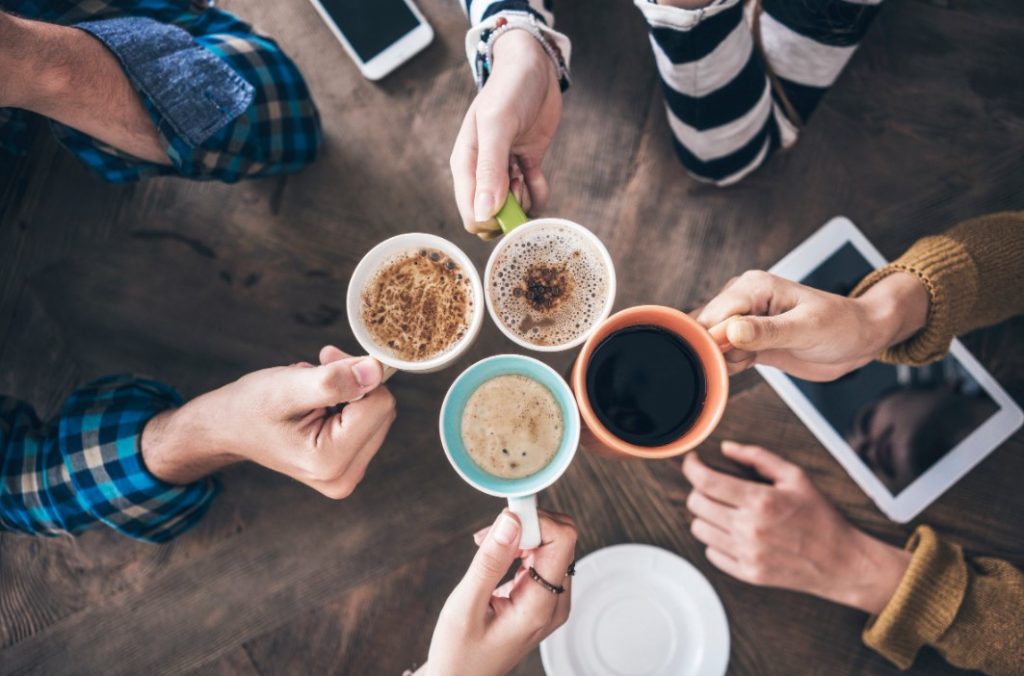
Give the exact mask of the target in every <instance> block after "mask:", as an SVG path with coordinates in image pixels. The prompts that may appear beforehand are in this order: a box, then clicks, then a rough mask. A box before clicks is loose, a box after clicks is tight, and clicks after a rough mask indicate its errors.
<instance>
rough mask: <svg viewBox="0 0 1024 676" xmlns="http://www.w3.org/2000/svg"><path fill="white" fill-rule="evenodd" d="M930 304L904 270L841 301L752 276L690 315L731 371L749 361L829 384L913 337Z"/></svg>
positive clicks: (734, 281) (746, 275)
mask: <svg viewBox="0 0 1024 676" xmlns="http://www.w3.org/2000/svg"><path fill="white" fill-rule="evenodd" d="M929 303H930V298H929V295H928V289H927V288H926V287H925V286H924V284H922V283H921V281H920V280H918V279H917V277H915V276H914V275H911V274H909V273H906V272H899V273H896V274H892V275H889V276H888V277H886V278H884V279H883V280H881V281H880V282H878V283H877V284H875V285H874V286H872V287H871V288H870V289H868V291H867V292H866V293H864V295H862V296H860V297H859V298H847V297H846V296H839V295H836V294H834V293H827V292H825V291H819V290H818V289H814V288H812V287H809V286H804V285H803V284H798V283H796V282H792V281H789V280H787V279H783V278H782V277H778V276H776V275H773V274H771V273H768V272H762V271H760V270H751V271H748V272H745V273H743V274H742V275H741V276H739V277H735V278H733V279H732V280H731V281H729V283H728V284H726V285H725V287H724V288H723V289H722V290H721V291H720V292H719V293H718V295H717V296H716V297H715V298H713V299H712V300H711V301H710V302H709V303H708V304H707V305H705V306H704V307H703V308H701V309H699V310H697V311H695V312H694V313H693V314H694V318H695V319H696V320H697V322H698V323H700V324H702V325H703V326H704V327H705V328H707V329H708V330H709V331H711V335H712V336H714V338H715V340H717V341H718V343H719V345H722V350H723V352H725V360H726V364H727V366H728V367H729V372H730V373H738V372H740V371H743V370H745V369H747V368H750V367H751V366H753V365H754V363H755V362H756V363H758V364H765V365H767V366H775V367H777V368H780V369H782V370H783V371H786V372H787V373H790V374H792V375H794V376H796V377H798V378H803V379H805V380H834V379H836V378H838V377H840V376H842V375H844V374H846V373H849V372H850V371H852V370H854V369H856V368H859V367H860V366H863V365H864V364H866V363H868V362H869V361H871V360H873V359H875V358H877V357H878V355H879V354H881V352H882V351H883V350H884V349H885V348H887V347H889V346H891V345H896V344H898V343H900V342H902V341H904V340H906V339H907V338H909V337H911V336H912V335H914V334H915V333H917V331H919V330H920V329H921V328H922V327H923V326H924V324H925V322H926V320H927V318H928V306H929Z"/></svg>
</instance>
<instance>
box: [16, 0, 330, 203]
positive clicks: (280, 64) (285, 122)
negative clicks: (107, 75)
mask: <svg viewBox="0 0 1024 676" xmlns="http://www.w3.org/2000/svg"><path fill="white" fill-rule="evenodd" d="M0 10H4V11H8V12H11V13H14V14H18V15H21V16H23V17H27V18H31V19H39V20H42V21H48V22H52V23H59V24H64V25H73V26H76V27H77V28H80V29H82V30H84V31H87V32H89V33H90V34H91V35H93V36H94V37H95V38H96V39H98V40H100V41H101V42H103V43H104V44H105V45H106V46H107V47H108V48H109V49H110V50H111V52H113V53H114V55H115V56H116V57H117V58H118V60H119V61H120V63H121V66H122V68H123V69H124V71H125V74H126V76H127V77H128V79H129V81H130V82H131V84H132V86H133V87H134V88H135V89H136V91H138V93H139V96H140V97H141V99H142V103H143V105H144V106H145V108H146V110H147V111H148V112H149V114H150V116H151V117H152V119H153V123H154V124H155V125H156V127H157V129H158V130H159V131H160V134H161V136H162V137H163V139H164V141H165V143H166V151H167V155H168V157H169V158H170V160H171V163H172V165H171V166H164V165H159V164H154V163H151V162H146V161H143V160H139V159H137V158H134V157H131V156H130V155H127V154H125V153H123V152H120V151H118V150H117V149H115V148H112V147H110V146H108V145H106V144H104V143H102V142H100V141H97V140H96V139H93V138H91V137H89V136H86V135H85V134H82V133H81V132H78V131H76V130H74V129H71V128H70V127H67V126H64V125H61V124H58V123H56V122H52V121H51V123H50V124H51V128H52V130H53V132H54V134H55V135H56V136H57V138H58V139H59V140H60V141H61V143H63V144H64V145H65V146H66V147H67V148H68V149H69V150H70V151H71V152H73V153H74V154H75V155H76V156H77V157H78V158H79V159H80V160H82V161H83V162H84V163H85V164H86V165H87V166H89V167H90V168H91V169H92V170H94V171H95V172H96V173H98V174H99V175H100V176H102V177H103V178H104V179H106V180H108V181H112V182H125V181H134V180H137V179H139V178H142V177H145V176H153V175H158V174H175V175H179V176H184V177H187V178H192V179H216V180H220V181H225V182H228V183H233V182H235V181H238V180H239V179H242V178H247V177H256V176H269V175H273V174H280V173H285V172H291V171H296V170H298V169H300V168H301V167H303V166H305V165H306V164H308V163H309V162H311V161H313V159H314V158H315V157H316V153H317V149H318V147H319V145H320V141H321V130H320V118H319V115H318V114H317V110H316V107H315V106H314V105H313V101H312V99H311V98H310V95H309V90H308V89H307V88H306V83H305V82H304V81H303V79H302V75H301V73H299V70H298V68H297V67H296V66H295V64H294V63H293V62H292V61H291V59H289V58H288V56H287V55H286V54H285V53H284V52H283V51H281V49H280V47H278V46H277V43H275V42H274V41H273V40H271V39H270V38H266V37H263V36H260V35H257V34H255V33H254V32H253V30H252V28H251V27H250V26H249V25H248V24H246V23H244V22H242V21H241V20H239V19H238V18H237V17H235V16H234V15H232V14H229V13H228V12H224V11H221V10H219V9H214V8H212V7H210V6H208V5H207V0H0ZM31 117H32V115H31V114H30V113H28V112H26V111H23V110H16V109H11V108H0V161H2V160H3V155H4V153H8V154H15V155H18V154H23V153H24V152H25V151H26V144H27V142H28V141H27V139H28V133H27V130H28V124H29V121H30V119H31Z"/></svg>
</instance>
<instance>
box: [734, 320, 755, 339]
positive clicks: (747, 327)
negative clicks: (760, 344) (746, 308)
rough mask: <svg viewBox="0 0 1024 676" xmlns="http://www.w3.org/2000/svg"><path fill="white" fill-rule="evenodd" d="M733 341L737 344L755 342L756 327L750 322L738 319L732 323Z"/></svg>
mask: <svg viewBox="0 0 1024 676" xmlns="http://www.w3.org/2000/svg"><path fill="white" fill-rule="evenodd" d="M730 333H732V340H733V341H734V342H737V343H749V342H751V341H752V340H754V327H753V325H752V324H751V323H750V322H746V321H743V320H742V319H738V320H736V321H734V322H733V323H732V331H731V332H730Z"/></svg>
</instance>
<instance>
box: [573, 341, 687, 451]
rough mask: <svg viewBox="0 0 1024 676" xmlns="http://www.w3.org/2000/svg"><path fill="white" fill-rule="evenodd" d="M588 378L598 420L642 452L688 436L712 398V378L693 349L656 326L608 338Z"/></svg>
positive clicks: (592, 362)
mask: <svg viewBox="0 0 1024 676" xmlns="http://www.w3.org/2000/svg"><path fill="white" fill-rule="evenodd" d="M586 376H587V377H586V384H587V395H588V397H589V399H590V402H591V405H592V407H593V409H594V413H595V414H596V415H597V418H598V420H600V421H601V424H602V425H604V426H605V427H606V428H607V429H608V431H609V432H611V433H612V434H614V435H615V436H616V437H618V438H619V439H622V440H623V441H626V442H628V443H631V444H635V445H637V446H662V445H664V444H667V443H671V442H673V441H675V440H676V439H678V438H679V437H681V436H683V434H685V433H686V431H687V430H689V429H690V427H692V426H693V423H694V422H695V421H696V420H697V417H698V416H700V412H701V410H702V409H703V408H704V400H705V398H706V396H707V378H706V376H705V374H704V368H703V367H702V366H701V363H700V360H699V359H698V358H697V355H696V354H695V353H694V351H693V349H692V348H691V347H690V346H689V345H688V344H687V343H686V342H685V341H684V340H683V339H682V338H680V337H679V336H677V335H676V334H674V333H672V332H671V331H666V330H665V329H662V328H660V327H657V326H646V325H645V326H630V327H627V328H624V329H620V330H619V331H616V332H615V333H612V334H611V335H609V336H608V337H606V338H605V339H604V340H602V341H601V342H600V343H599V344H598V346H597V348H595V349H594V353H593V355H592V356H591V358H590V363H589V364H588V365H587V374H586Z"/></svg>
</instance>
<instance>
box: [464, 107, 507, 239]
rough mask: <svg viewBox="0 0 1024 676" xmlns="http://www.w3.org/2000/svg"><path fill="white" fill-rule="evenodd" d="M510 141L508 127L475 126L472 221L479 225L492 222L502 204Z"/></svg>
mask: <svg viewBox="0 0 1024 676" xmlns="http://www.w3.org/2000/svg"><path fill="white" fill-rule="evenodd" d="M512 138H513V131H512V128H511V127H509V126H508V125H504V124H482V123H481V124H479V125H478V129H477V144H478V146H477V156H476V195H475V196H474V197H473V218H475V219H476V220H477V222H478V223H484V222H486V221H489V220H491V218H493V217H494V215H495V214H496V213H498V209H500V208H501V205H502V204H504V203H505V196H506V195H507V194H508V183H509V181H508V165H509V156H510V155H511V152H512Z"/></svg>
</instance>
